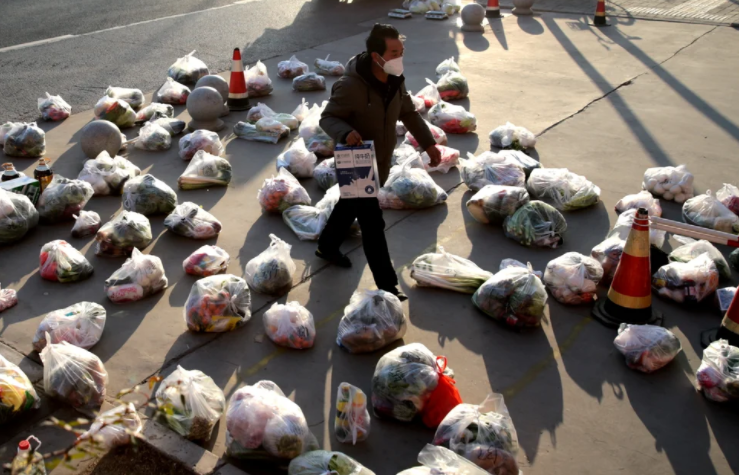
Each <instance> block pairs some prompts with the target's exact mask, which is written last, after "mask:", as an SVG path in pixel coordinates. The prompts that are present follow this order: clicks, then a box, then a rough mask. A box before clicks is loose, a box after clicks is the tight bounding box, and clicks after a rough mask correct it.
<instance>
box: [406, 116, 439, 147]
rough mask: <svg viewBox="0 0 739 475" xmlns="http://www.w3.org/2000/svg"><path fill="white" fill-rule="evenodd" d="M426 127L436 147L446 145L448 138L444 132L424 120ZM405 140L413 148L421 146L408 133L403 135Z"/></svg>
mask: <svg viewBox="0 0 739 475" xmlns="http://www.w3.org/2000/svg"><path fill="white" fill-rule="evenodd" d="M424 122H425V123H426V127H428V128H429V131H430V132H431V135H432V136H433V137H434V141H436V144H437V145H446V144H447V143H448V141H449V140H448V138H447V136H446V132H444V131H443V130H441V128H439V127H437V126H435V125H434V124H432V123H431V122H429V121H427V120H425V121H424ZM405 140H406V141H407V142H408V143H409V144H410V145H412V146H413V147H415V148H420V147H421V145H420V144H419V143H418V141H417V140H416V138H415V137H414V136H413V134H411V133H410V132H407V133H406V134H405Z"/></svg>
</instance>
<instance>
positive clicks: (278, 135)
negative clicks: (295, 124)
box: [234, 117, 290, 144]
mask: <svg viewBox="0 0 739 475" xmlns="http://www.w3.org/2000/svg"><path fill="white" fill-rule="evenodd" d="M234 134H235V135H236V137H238V138H240V139H244V140H249V141H251V142H264V143H271V144H276V143H277V142H279V141H280V140H282V139H284V138H286V137H287V136H288V135H290V127H288V126H286V125H283V124H282V123H281V122H280V121H278V120H276V119H273V118H271V117H262V118H261V119H259V120H258V121H257V123H256V124H255V125H252V124H248V123H246V122H237V123H236V125H234Z"/></svg>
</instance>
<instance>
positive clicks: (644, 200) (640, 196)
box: [616, 190, 662, 217]
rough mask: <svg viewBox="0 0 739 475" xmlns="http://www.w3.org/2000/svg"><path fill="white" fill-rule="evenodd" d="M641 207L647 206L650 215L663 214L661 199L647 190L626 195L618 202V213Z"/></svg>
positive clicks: (658, 215)
mask: <svg viewBox="0 0 739 475" xmlns="http://www.w3.org/2000/svg"><path fill="white" fill-rule="evenodd" d="M639 208H646V210H647V212H648V213H649V216H657V217H660V216H662V207H661V206H660V205H659V200H658V199H657V198H654V197H653V196H652V194H651V193H650V192H648V191H645V190H642V191H640V192H639V193H635V194H633V195H626V196H624V197H623V198H621V199H620V200H619V201H618V203H616V213H618V214H621V213H623V212H624V211H626V210H629V209H635V210H638V209H639Z"/></svg>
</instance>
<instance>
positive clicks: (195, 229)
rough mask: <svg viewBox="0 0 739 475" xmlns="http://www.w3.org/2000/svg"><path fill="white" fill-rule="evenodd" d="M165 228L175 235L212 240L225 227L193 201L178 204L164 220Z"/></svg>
mask: <svg viewBox="0 0 739 475" xmlns="http://www.w3.org/2000/svg"><path fill="white" fill-rule="evenodd" d="M164 227H165V228H167V229H169V230H170V231H172V232H173V233H175V234H179V235H180V236H184V237H188V238H192V239H210V238H214V237H216V236H218V233H220V232H221V229H222V228H223V225H222V224H221V222H220V221H218V219H217V218H216V217H215V216H213V215H212V214H210V213H209V212H207V211H205V210H204V209H203V208H201V207H200V206H198V205H196V204H195V203H193V202H191V201H185V202H184V203H181V204H178V205H177V207H176V208H175V209H174V210H173V211H172V213H170V214H169V215H167V217H166V218H164Z"/></svg>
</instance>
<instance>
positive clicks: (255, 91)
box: [245, 61, 272, 97]
mask: <svg viewBox="0 0 739 475" xmlns="http://www.w3.org/2000/svg"><path fill="white" fill-rule="evenodd" d="M245 75H246V90H247V92H248V93H249V97H263V96H268V95H270V94H272V80H271V79H270V78H269V74H267V66H265V65H264V63H262V62H261V61H257V64H255V65H254V66H252V67H251V68H249V69H247V70H246V73H245Z"/></svg>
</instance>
